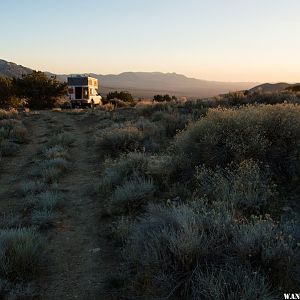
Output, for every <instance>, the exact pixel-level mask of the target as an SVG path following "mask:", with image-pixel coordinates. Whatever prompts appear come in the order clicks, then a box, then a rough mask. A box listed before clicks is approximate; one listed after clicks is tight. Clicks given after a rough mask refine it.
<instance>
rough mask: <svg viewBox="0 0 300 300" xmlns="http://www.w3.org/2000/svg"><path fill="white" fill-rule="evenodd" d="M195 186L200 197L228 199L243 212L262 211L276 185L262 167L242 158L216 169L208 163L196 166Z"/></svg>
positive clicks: (228, 203)
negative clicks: (207, 164) (235, 162)
mask: <svg viewBox="0 0 300 300" xmlns="http://www.w3.org/2000/svg"><path fill="white" fill-rule="evenodd" d="M196 186H197V194H198V196H199V197H203V198H207V199H208V200H209V201H219V202H222V203H226V204H227V205H228V206H229V207H234V208H238V209H239V210H242V211H243V212H244V213H247V214H251V213H259V212H260V211H261V210H262V209H266V208H267V205H268V204H269V202H270V201H271V199H272V197H273V196H274V188H273V187H272V184H271V183H270V180H269V178H268V176H267V174H265V172H263V171H262V170H261V169H260V167H259V166H258V165H257V164H256V163H255V162H253V161H251V160H248V161H243V162H241V163H240V164H239V165H238V166H237V167H233V166H229V167H227V168H225V169H221V168H217V169H216V171H213V170H212V169H208V168H206V167H205V166H202V167H199V168H197V171H196Z"/></svg>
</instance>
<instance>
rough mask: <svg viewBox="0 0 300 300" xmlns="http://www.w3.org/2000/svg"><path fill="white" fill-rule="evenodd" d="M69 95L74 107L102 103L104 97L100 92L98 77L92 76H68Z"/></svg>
mask: <svg viewBox="0 0 300 300" xmlns="http://www.w3.org/2000/svg"><path fill="white" fill-rule="evenodd" d="M68 96H69V99H70V101H71V105H72V108H77V107H94V106H95V105H101V104H102V97H101V96H100V95H99V94H98V79H96V78H93V77H90V76H72V77H68Z"/></svg>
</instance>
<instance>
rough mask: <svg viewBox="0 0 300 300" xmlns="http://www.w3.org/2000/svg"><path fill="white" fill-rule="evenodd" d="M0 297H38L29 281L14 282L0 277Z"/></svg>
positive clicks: (12, 299) (11, 298)
mask: <svg viewBox="0 0 300 300" xmlns="http://www.w3.org/2000/svg"><path fill="white" fill-rule="evenodd" d="M0 297H1V299H7V300H18V299H33V298H36V297H38V291H37V287H36V286H35V285H33V284H32V283H31V282H29V283H27V282H20V283H18V282H17V283H14V282H10V281H8V280H5V279H0Z"/></svg>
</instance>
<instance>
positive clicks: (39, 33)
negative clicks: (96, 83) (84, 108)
mask: <svg viewBox="0 0 300 300" xmlns="http://www.w3.org/2000/svg"><path fill="white" fill-rule="evenodd" d="M1 8H2V12H3V16H2V17H1V19H0V25H1V26H0V33H1V37H2V41H1V47H0V58H2V59H5V60H7V61H12V62H15V63H17V64H21V65H23V66H27V67H30V68H33V69H38V70H43V71H49V72H53V73H57V74H69V73H75V74H76V73H96V74H119V73H122V72H130V71H133V72H163V73H173V72H175V73H177V74H184V75H185V76H187V77H192V78H197V79H203V80H213V81H225V82H270V83H272V82H291V83H294V82H299V81H300V71H299V70H300V60H299V58H298V56H299V53H300V39H299V38H297V37H298V36H299V35H300V19H299V11H300V1H297V0H286V1H284V0H275V1H274V0H273V1H271V0H265V1H263V3H262V1H258V0H251V1H250V0H244V1H238V0H230V1H225V0H212V1H210V2H209V3H207V1H196V0H187V1H185V2H183V1H179V0H172V1H171V0H165V1H164V2H163V3H162V1H158V0H154V1H151V2H149V1H141V0H140V1H137V0H127V1H121V0H115V1H113V2H109V1H96V0H91V1H89V2H82V1H71V0H64V1H58V0H52V1H50V0H45V1H40V2H38V1H34V0H28V1H26V2H25V1H21V0H12V1H9V2H8V1H5V2H4V3H2V4H1Z"/></svg>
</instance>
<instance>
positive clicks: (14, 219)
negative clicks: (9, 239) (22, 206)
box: [0, 212, 22, 229]
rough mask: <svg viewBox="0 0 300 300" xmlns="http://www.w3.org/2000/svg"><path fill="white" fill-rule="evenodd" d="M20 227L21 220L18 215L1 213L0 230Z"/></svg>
mask: <svg viewBox="0 0 300 300" xmlns="http://www.w3.org/2000/svg"><path fill="white" fill-rule="evenodd" d="M21 225H22V218H21V216H20V215H18V214H13V213H12V212H9V213H1V215H0V229H10V228H16V227H20V226H21Z"/></svg>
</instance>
